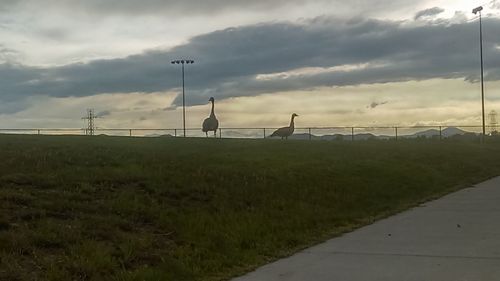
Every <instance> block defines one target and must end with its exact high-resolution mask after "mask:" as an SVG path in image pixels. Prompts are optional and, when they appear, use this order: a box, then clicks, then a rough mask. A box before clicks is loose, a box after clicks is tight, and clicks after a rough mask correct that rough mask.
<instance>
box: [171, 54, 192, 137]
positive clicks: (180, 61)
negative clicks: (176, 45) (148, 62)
mask: <svg viewBox="0 0 500 281" xmlns="http://www.w3.org/2000/svg"><path fill="white" fill-rule="evenodd" d="M193 63H194V60H185V59H182V60H173V61H172V64H180V65H182V128H183V131H184V137H186V94H185V87H184V64H193Z"/></svg>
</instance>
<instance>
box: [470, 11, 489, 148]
mask: <svg viewBox="0 0 500 281" xmlns="http://www.w3.org/2000/svg"><path fill="white" fill-rule="evenodd" d="M482 10H483V7H482V6H479V7H477V8H474V9H473V10H472V13H473V14H474V15H477V14H478V13H479V55H480V59H481V107H482V120H483V138H484V136H485V135H486V121H485V114H484V63H483V22H482V17H481V11H482Z"/></svg>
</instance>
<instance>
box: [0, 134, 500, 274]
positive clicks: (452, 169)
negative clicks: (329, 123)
mask: <svg viewBox="0 0 500 281" xmlns="http://www.w3.org/2000/svg"><path fill="white" fill-rule="evenodd" d="M0 147H1V149H0V159H1V161H0V280H117V281H118V280H120V281H126V280H127V281H128V280H176V281H178V280H225V279H229V278H230V277H232V276H235V275H237V274H240V273H243V272H245V271H248V270H250V269H252V268H255V267H257V266H259V265H262V264H264V263H266V262H268V261H271V260H274V259H276V258H279V257H283V256H286V255H289V254H291V253H293V252H295V251H297V250H300V249H302V248H304V247H306V246H309V245H312V244H315V243H317V242H319V241H322V240H325V239H327V238H330V237H334V236H336V235H339V234H341V233H344V232H346V231H349V230H352V229H354V228H356V227H359V226H362V225H366V224H369V223H371V222H373V221H374V220H376V219H379V218H382V217H385V216H388V215H390V214H394V213H396V212H399V211H401V210H404V209H407V208H409V207H411V206H415V205H416V204H418V203H420V202H423V201H425V200H429V199H431V198H435V197H437V196H441V195H443V194H446V193H448V192H451V191H453V190H457V189H459V188H461V187H465V186H469V185H470V184H472V183H476V182H480V181H482V180H484V179H487V178H490V177H492V176H496V175H500V161H498V159H499V157H498V156H499V155H500V143H498V142H496V143H494V142H491V143H486V144H484V145H480V144H478V143H474V142H472V141H471V142H460V141H452V140H448V141H442V142H440V141H399V142H395V141H366V142H355V143H350V142H320V141H315V142H307V141H286V142H284V141H269V140H214V139H171V138H155V139H146V138H119V137H72V136H51V137H49V136H10V135H2V136H0Z"/></svg>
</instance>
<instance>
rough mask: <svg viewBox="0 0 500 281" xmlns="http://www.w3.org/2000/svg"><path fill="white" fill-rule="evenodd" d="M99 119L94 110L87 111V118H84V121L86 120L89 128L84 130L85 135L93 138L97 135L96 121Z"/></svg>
mask: <svg viewBox="0 0 500 281" xmlns="http://www.w3.org/2000/svg"><path fill="white" fill-rule="evenodd" d="M96 118H99V117H98V116H96V115H95V113H94V110H93V109H87V116H85V117H82V119H83V120H86V122H87V127H86V128H84V130H85V135H87V136H93V135H94V134H95V129H96V126H95V122H94V121H95V119H96Z"/></svg>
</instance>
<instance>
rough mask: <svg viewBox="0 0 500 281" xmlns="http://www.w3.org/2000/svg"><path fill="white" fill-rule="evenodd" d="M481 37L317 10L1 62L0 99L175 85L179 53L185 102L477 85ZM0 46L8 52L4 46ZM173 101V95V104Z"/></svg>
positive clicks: (445, 27) (492, 43)
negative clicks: (138, 45) (63, 59)
mask: <svg viewBox="0 0 500 281" xmlns="http://www.w3.org/2000/svg"><path fill="white" fill-rule="evenodd" d="M435 12H436V13H437V12H438V11H437V10H436V11H434V12H432V13H435ZM422 13H423V14H422V15H427V14H429V13H430V12H425V11H424V12H422ZM432 13H431V14H432ZM484 26H485V58H486V69H487V76H486V77H487V79H489V80H499V79H500V57H499V54H500V49H499V47H498V46H500V20H498V19H494V18H490V19H485V21H484ZM477 39H478V32H477V23H476V22H466V21H464V22H459V23H453V24H452V23H451V21H443V20H440V21H436V22H428V23H426V24H416V23H414V22H405V21H390V20H385V21H383V20H363V19H355V20H351V21H348V22H346V21H341V20H338V19H335V18H330V17H318V18H315V19H312V20H303V21H301V22H298V23H290V22H279V23H266V24H257V25H250V26H242V27H237V28H228V29H225V30H220V31H216V32H211V33H208V34H204V35H200V36H196V37H193V38H192V39H191V40H190V41H189V42H188V43H186V44H183V45H180V46H177V47H175V48H172V49H170V50H157V51H149V52H145V53H143V54H139V55H133V56H129V57H126V58H121V59H109V60H96V61H92V62H89V63H76V64H70V65H65V66H60V67H29V66H24V65H18V64H13V63H3V64H1V65H0V100H2V101H4V102H5V101H7V102H15V101H18V100H22V99H26V98H28V97H32V96H50V97H71V96H75V97H82V96H92V95H96V94H102V93H136V92H145V93H152V92H161V91H162V92H165V91H178V88H179V86H180V84H181V81H180V68H179V66H176V65H171V64H170V61H171V60H173V59H178V58H190V59H193V60H195V61H196V63H195V64H194V65H189V66H187V67H186V85H187V91H188V103H189V104H190V105H196V104H201V103H205V102H206V100H207V99H208V98H209V97H210V96H215V97H216V98H217V99H225V98H232V97H239V96H256V95H260V94H264V93H274V92H284V91H289V90H309V89H314V88H317V87H336V86H348V85H360V84H373V83H389V82H400V81H412V80H425V79H431V78H445V79H448V78H465V79H466V80H468V81H471V82H474V81H476V80H477V78H478V75H477V74H478V71H477V70H478V59H479V58H478V42H477ZM0 53H4V55H3V56H8V55H10V50H6V51H0ZM0 57H1V56H0ZM178 104H179V100H178V99H176V100H175V101H174V105H178ZM167 106H168V105H165V107H167Z"/></svg>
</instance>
